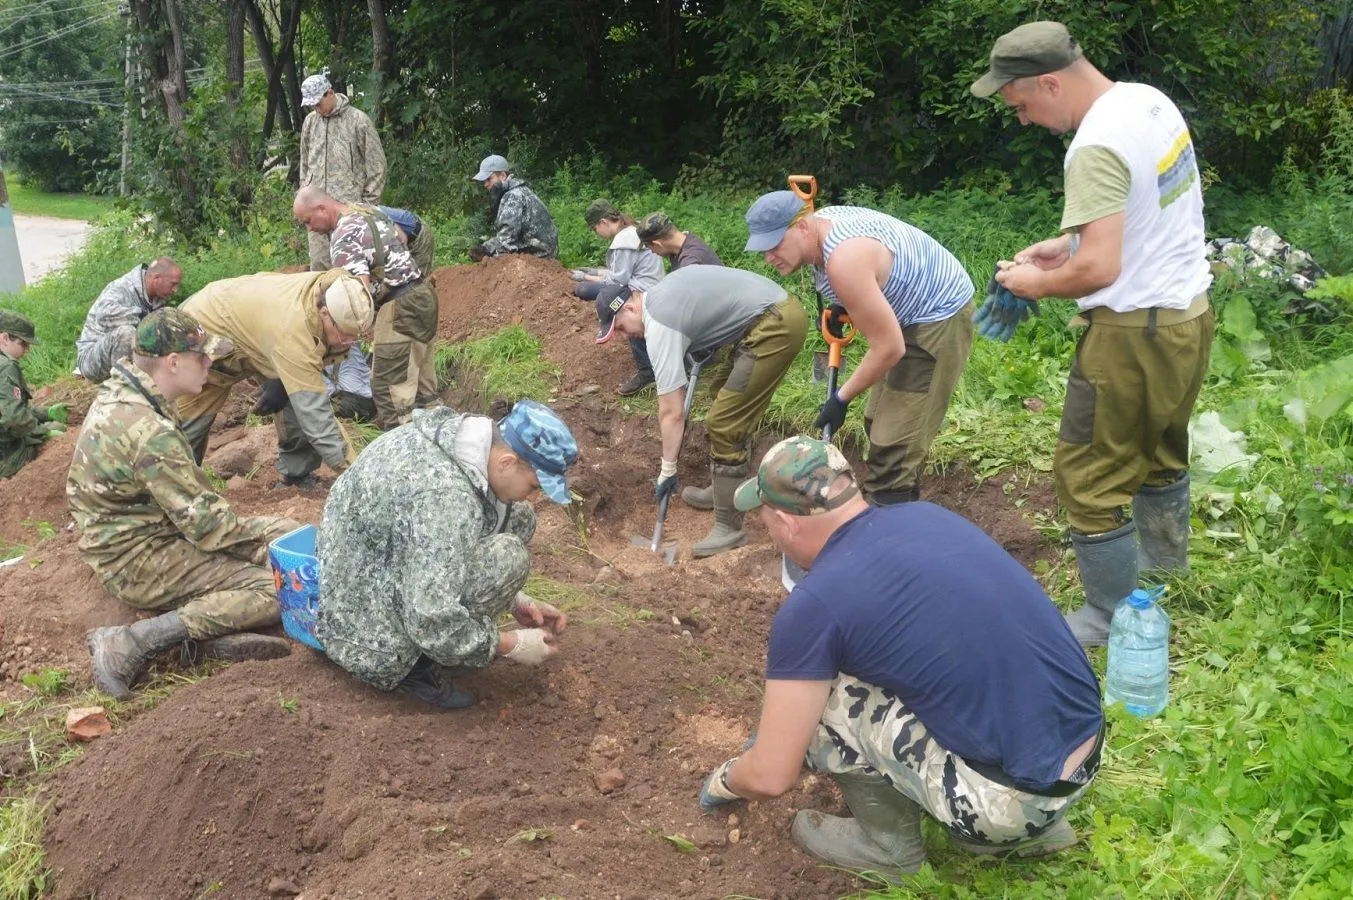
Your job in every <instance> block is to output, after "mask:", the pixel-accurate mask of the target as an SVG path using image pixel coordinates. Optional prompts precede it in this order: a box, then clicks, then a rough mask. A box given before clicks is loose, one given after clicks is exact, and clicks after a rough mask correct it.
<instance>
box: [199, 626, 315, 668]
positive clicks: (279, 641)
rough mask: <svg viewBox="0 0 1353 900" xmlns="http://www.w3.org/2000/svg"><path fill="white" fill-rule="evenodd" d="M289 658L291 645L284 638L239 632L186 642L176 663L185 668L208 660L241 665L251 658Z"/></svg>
mask: <svg viewBox="0 0 1353 900" xmlns="http://www.w3.org/2000/svg"><path fill="white" fill-rule="evenodd" d="M290 655H291V644H290V643H288V642H287V641H286V640H285V639H283V638H279V637H269V636H268V635H266V634H255V633H254V632H252V631H241V632H238V633H237V634H223V635H221V636H220V637H215V638H208V639H207V640H202V641H186V642H185V643H184V645H183V651H182V652H181V653H180V654H179V664H180V665H182V666H183V667H184V668H188V667H191V666H196V665H199V664H201V663H203V662H205V661H207V660H209V659H216V660H220V661H222V662H244V661H245V660H250V659H281V658H282V657H284V656H290Z"/></svg>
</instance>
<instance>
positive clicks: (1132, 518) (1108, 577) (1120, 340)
mask: <svg viewBox="0 0 1353 900" xmlns="http://www.w3.org/2000/svg"><path fill="white" fill-rule="evenodd" d="M972 92H973V94H975V95H976V96H978V97H989V96H991V95H992V94H995V93H997V92H999V93H1000V95H1001V98H1002V99H1003V100H1004V101H1005V103H1006V104H1007V105H1008V106H1010V107H1013V108H1014V110H1015V111H1016V112H1017V113H1018V114H1019V121H1020V124H1022V125H1028V124H1031V123H1032V124H1035V125H1041V126H1043V127H1044V128H1047V129H1048V130H1049V131H1051V132H1052V133H1053V134H1065V133H1067V132H1070V131H1075V133H1076V136H1075V138H1074V139H1073V140H1072V142H1071V146H1070V148H1069V149H1068V150H1067V154H1066V161H1065V176H1064V177H1065V185H1066V201H1065V207H1064V209H1063V212H1062V235H1061V236H1060V237H1056V238H1052V239H1050V240H1046V241H1040V242H1039V243H1037V244H1034V245H1033V246H1031V247H1028V248H1026V249H1024V250H1022V251H1020V252H1019V253H1017V254H1016V255H1015V259H1014V263H1013V264H1011V265H1008V266H1005V267H1003V269H1002V271H1000V272H999V273H998V274H997V276H996V279H997V281H999V282H1000V283H1001V284H1002V285H1004V286H1005V287H1006V288H1008V289H1009V290H1010V291H1011V292H1012V293H1014V294H1015V295H1016V296H1017V297H1024V298H1027V299H1030V300H1038V299H1042V298H1044V297H1066V298H1072V299H1075V300H1076V302H1077V304H1078V305H1079V306H1080V309H1081V314H1080V316H1078V317H1077V318H1076V319H1073V320H1072V322H1073V324H1078V325H1085V326H1086V330H1085V332H1084V334H1083V335H1082V336H1081V339H1080V344H1079V346H1078V348H1077V351H1076V359H1075V361H1074V362H1073V363H1072V365H1071V374H1070V377H1069V378H1068V380H1067V391H1066V405H1065V407H1064V409H1063V412H1062V425H1061V434H1060V436H1059V439H1058V442H1057V454H1056V459H1055V462H1054V465H1053V471H1054V473H1055V475H1056V478H1057V495H1058V498H1059V499H1060V500H1061V502H1062V505H1063V506H1065V507H1066V509H1067V517H1068V519H1069V520H1070V524H1071V539H1072V543H1073V545H1074V546H1075V548H1076V562H1077V564H1078V566H1079V567H1080V574H1081V582H1082V584H1083V585H1084V587H1085V600H1086V602H1085V606H1083V607H1082V608H1081V609H1078V610H1076V611H1075V612H1073V613H1071V614H1069V615H1068V616H1067V620H1068V622H1069V623H1070V625H1071V629H1072V631H1073V632H1075V634H1076V637H1077V638H1078V639H1079V640H1080V642H1081V644H1082V645H1083V646H1086V647H1092V646H1099V645H1102V644H1104V643H1106V642H1107V640H1108V632H1109V620H1110V618H1111V617H1112V615H1113V609H1114V606H1115V605H1116V604H1117V602H1118V601H1119V600H1120V599H1122V598H1123V597H1125V596H1127V594H1128V593H1130V592H1131V591H1132V589H1133V588H1135V587H1136V586H1137V579H1138V574H1139V571H1140V570H1141V569H1156V570H1165V571H1171V570H1173V571H1183V570H1187V568H1188V538H1189V479H1188V465H1189V438H1188V424H1189V415H1190V414H1191V413H1192V411H1193V405H1194V402H1195V401H1196V400H1197V399H1198V392H1199V390H1200V389H1201V387H1202V384H1203V378H1204V377H1205V375H1206V374H1207V365H1208V356H1209V351H1210V349H1211V346H1212V332H1213V328H1214V318H1213V314H1212V308H1211V305H1210V303H1209V301H1208V288H1209V286H1210V285H1211V283H1212V276H1211V272H1210V270H1209V268H1208V264H1207V260H1206V258H1205V247H1204V241H1203V195H1202V190H1201V186H1200V182H1199V178H1198V166H1197V162H1196V160H1195V158H1194V149H1193V141H1192V139H1191V138H1190V136H1189V130H1188V125H1187V124H1186V123H1185V122H1184V118H1183V116H1182V115H1180V113H1179V110H1178V108H1176V107H1175V105H1174V104H1173V103H1172V102H1171V101H1170V98H1168V97H1166V96H1165V95H1164V94H1162V93H1161V92H1160V91H1158V90H1156V89H1155V88H1153V87H1150V86H1149V85H1144V84H1131V83H1119V82H1114V81H1112V80H1110V79H1109V78H1107V77H1106V76H1105V75H1104V74H1103V73H1101V72H1100V71H1099V70H1098V69H1096V68H1095V67H1094V66H1093V65H1091V64H1090V62H1088V61H1087V60H1086V59H1085V58H1084V57H1083V56H1082V54H1081V48H1080V45H1078V44H1077V43H1076V42H1075V40H1073V39H1072V37H1071V35H1070V34H1069V33H1067V30H1066V27H1065V26H1064V25H1062V24H1060V23H1058V22H1031V23H1029V24H1027V25H1021V26H1020V27H1019V28H1016V29H1015V30H1014V31H1011V32H1009V33H1008V34H1005V35H1002V36H1001V37H1000V39H998V40H997V41H996V45H995V47H994V48H993V49H992V51H991V67H990V70H989V71H988V72H987V73H986V74H985V75H983V76H982V78H981V79H979V80H978V81H977V82H975V83H974V84H973V85H972ZM1129 503H1130V504H1131V509H1130V510H1129V509H1128V504H1129ZM1139 537H1140V547H1139V546H1138V539H1139Z"/></svg>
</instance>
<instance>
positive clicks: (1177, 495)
mask: <svg viewBox="0 0 1353 900" xmlns="http://www.w3.org/2000/svg"><path fill="white" fill-rule="evenodd" d="M1190 509H1191V506H1190V502H1189V476H1188V474H1187V473H1186V474H1185V475H1184V476H1183V477H1182V478H1180V479H1179V480H1178V481H1176V482H1174V483H1173V484H1165V485H1160V486H1158V487H1152V486H1150V485H1145V484H1144V485H1142V486H1141V487H1140V488H1138V489H1137V495H1136V496H1135V497H1133V498H1132V518H1133V520H1134V521H1136V523H1137V530H1138V533H1139V534H1140V535H1141V539H1142V544H1141V550H1140V552H1139V553H1138V554H1137V567H1138V568H1139V569H1141V571H1143V572H1147V571H1151V570H1153V569H1154V570H1157V571H1164V572H1187V571H1188V570H1189V511H1190Z"/></svg>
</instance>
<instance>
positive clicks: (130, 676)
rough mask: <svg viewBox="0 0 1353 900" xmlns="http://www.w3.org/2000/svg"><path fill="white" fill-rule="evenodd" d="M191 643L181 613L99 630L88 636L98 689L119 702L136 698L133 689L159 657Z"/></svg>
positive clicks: (90, 660)
mask: <svg viewBox="0 0 1353 900" xmlns="http://www.w3.org/2000/svg"><path fill="white" fill-rule="evenodd" d="M186 640H188V629H187V628H185V627H184V625H183V621H182V620H181V619H180V618H179V614H178V610H174V611H173V612H167V613H162V614H160V615H158V616H155V617H154V618H152V619H142V620H141V621H139V622H137V623H136V624H134V625H115V626H113V627H111V628H95V629H94V630H93V631H90V632H89V633H88V634H86V635H85V644H86V645H87V646H88V647H89V663H90V668H91V669H93V672H94V686H95V687H97V688H98V689H99V690H101V691H103V692H104V693H105V694H111V695H112V696H114V697H116V698H117V699H119V700H126V699H127V698H129V697H131V695H132V685H133V684H135V683H136V680H137V679H138V678H140V677H141V676H142V675H143V674H145V671H146V667H147V666H148V665H150V661H151V660H152V659H154V658H155V656H156V655H157V654H160V653H163V652H164V651H166V650H171V649H173V648H174V647H175V646H177V645H178V644H181V643H183V642H184V641H186Z"/></svg>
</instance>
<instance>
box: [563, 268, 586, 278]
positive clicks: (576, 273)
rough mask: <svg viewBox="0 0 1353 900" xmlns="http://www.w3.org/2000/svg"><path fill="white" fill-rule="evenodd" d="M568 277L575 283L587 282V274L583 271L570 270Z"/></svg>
mask: <svg viewBox="0 0 1353 900" xmlns="http://www.w3.org/2000/svg"><path fill="white" fill-rule="evenodd" d="M568 277H569V278H572V279H573V280H574V281H585V280H587V273H586V272H584V271H583V270H582V269H569V272H568Z"/></svg>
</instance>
